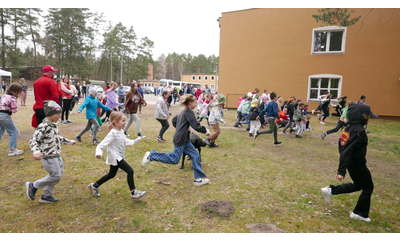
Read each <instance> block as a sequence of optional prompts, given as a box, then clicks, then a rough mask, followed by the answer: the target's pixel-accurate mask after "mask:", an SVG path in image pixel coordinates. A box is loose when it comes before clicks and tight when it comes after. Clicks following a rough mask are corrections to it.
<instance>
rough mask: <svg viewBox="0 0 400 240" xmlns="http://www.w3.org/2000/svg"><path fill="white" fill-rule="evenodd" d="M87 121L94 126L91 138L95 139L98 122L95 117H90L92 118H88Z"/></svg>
mask: <svg viewBox="0 0 400 240" xmlns="http://www.w3.org/2000/svg"><path fill="white" fill-rule="evenodd" d="M89 121H90V122H91V123H92V124H93V126H94V129H93V140H94V139H97V132H98V131H99V127H100V126H99V123H98V122H97V119H96V118H92V119H89Z"/></svg>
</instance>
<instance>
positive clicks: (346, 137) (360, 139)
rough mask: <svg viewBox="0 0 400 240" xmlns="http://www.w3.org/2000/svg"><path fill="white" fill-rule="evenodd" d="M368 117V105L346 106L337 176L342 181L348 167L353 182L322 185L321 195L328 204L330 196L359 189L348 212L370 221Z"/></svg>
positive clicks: (354, 216) (370, 187)
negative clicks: (351, 208)
mask: <svg viewBox="0 0 400 240" xmlns="http://www.w3.org/2000/svg"><path fill="white" fill-rule="evenodd" d="M371 116H372V115H371V109H370V107H369V106H367V105H359V104H353V105H351V106H349V109H348V113H347V117H348V125H347V127H346V129H345V131H344V132H343V134H342V136H341V137H340V139H339V153H340V162H339V168H338V172H337V174H336V178H337V179H338V180H339V181H342V180H343V179H344V177H345V175H346V169H347V171H348V172H349V174H350V177H351V179H352V180H353V182H354V183H345V184H341V185H338V186H333V185H330V186H329V187H325V188H321V191H322V195H323V197H324V199H325V201H326V202H327V203H328V204H330V199H331V196H332V195H338V194H343V193H352V192H356V191H360V190H362V192H361V195H360V197H359V198H358V202H357V205H356V207H355V208H354V210H353V211H352V212H350V218H353V219H358V220H363V221H366V222H370V221H371V219H370V218H369V217H368V215H369V209H370V205H371V195H372V191H373V190H374V184H373V182H372V177H371V173H370V171H369V170H368V168H367V165H366V163H367V160H366V159H365V156H366V154H367V145H368V137H367V133H366V131H365V129H366V125H367V122H368V119H369V118H370V117H371Z"/></svg>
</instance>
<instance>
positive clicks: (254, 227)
mask: <svg viewBox="0 0 400 240" xmlns="http://www.w3.org/2000/svg"><path fill="white" fill-rule="evenodd" d="M246 227H247V228H248V229H250V232H251V233H286V231H283V230H282V229H280V228H278V227H277V226H275V225H273V224H265V223H253V224H246Z"/></svg>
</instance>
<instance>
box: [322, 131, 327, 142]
mask: <svg viewBox="0 0 400 240" xmlns="http://www.w3.org/2000/svg"><path fill="white" fill-rule="evenodd" d="M326 135H328V134H327V133H326V132H322V133H321V138H322V140H324V139H325V137H326Z"/></svg>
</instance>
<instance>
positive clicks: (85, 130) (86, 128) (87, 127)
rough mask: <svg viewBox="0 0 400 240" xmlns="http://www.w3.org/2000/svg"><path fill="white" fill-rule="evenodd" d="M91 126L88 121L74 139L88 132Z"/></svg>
mask: <svg viewBox="0 0 400 240" xmlns="http://www.w3.org/2000/svg"><path fill="white" fill-rule="evenodd" d="M91 126H92V122H91V121H90V119H88V122H87V124H86V127H85V128H84V129H83V130H82V131H81V132H80V133H78V135H76V137H81V136H82V135H83V134H84V133H85V132H87V131H89V130H90V127H91Z"/></svg>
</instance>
